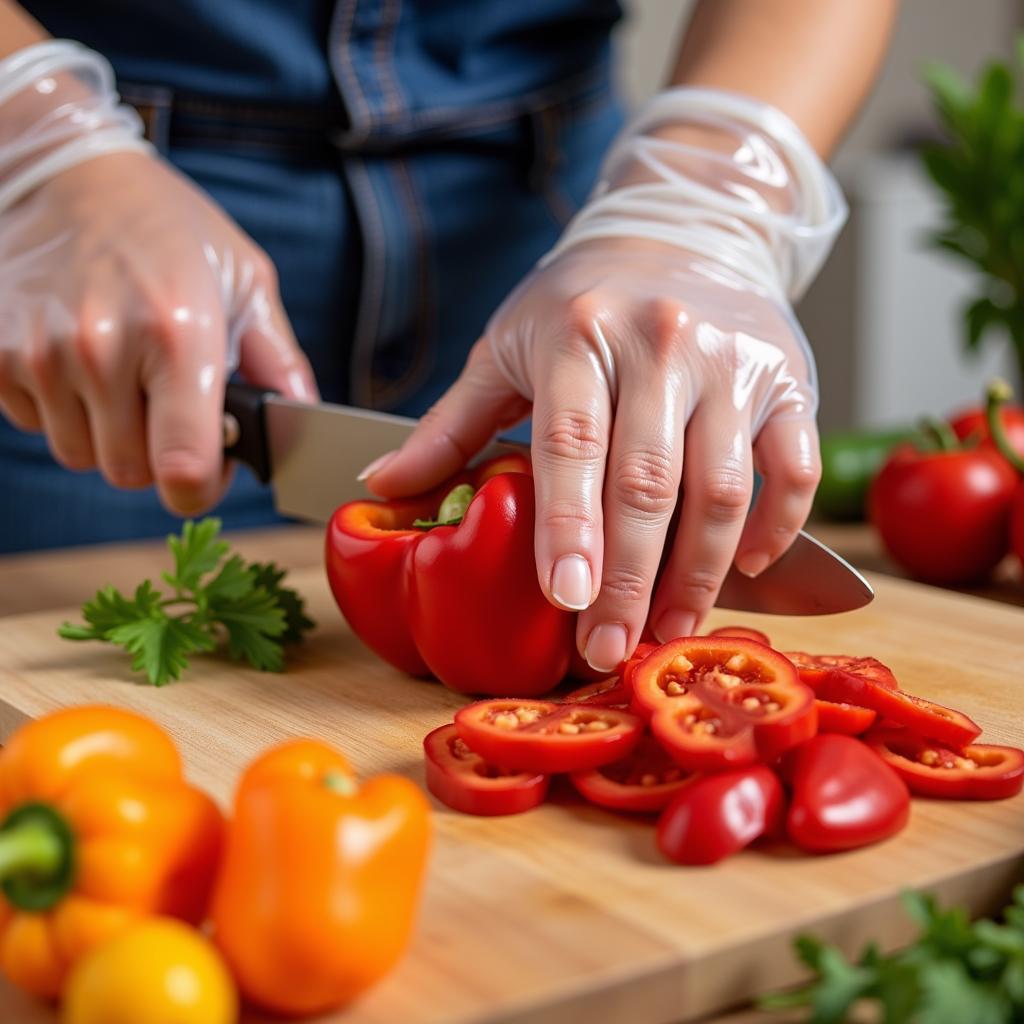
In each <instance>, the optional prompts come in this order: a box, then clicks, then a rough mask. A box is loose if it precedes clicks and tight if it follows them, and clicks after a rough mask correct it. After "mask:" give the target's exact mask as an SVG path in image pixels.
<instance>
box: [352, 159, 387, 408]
mask: <svg viewBox="0 0 1024 1024" xmlns="http://www.w3.org/2000/svg"><path fill="white" fill-rule="evenodd" d="M342 167H343V170H344V172H345V176H346V178H347V180H348V183H349V187H350V188H351V189H352V199H353V203H354V205H355V207H356V212H357V215H358V217H359V225H360V228H361V230H362V235H363V238H362V242H363V262H362V275H363V280H362V287H361V288H360V295H359V310H358V312H357V314H356V327H355V330H354V331H353V335H352V353H351V355H350V357H349V380H350V385H349V390H350V391H351V393H352V399H353V401H354V402H355V404H356V405H365V406H370V407H372V403H373V380H372V372H373V348H374V341H375V339H376V337H377V329H378V327H379V325H380V311H381V306H382V303H383V299H384V282H385V270H384V267H385V265H386V261H387V244H386V242H387V239H386V235H385V231H384V223H383V220H382V218H381V212H380V208H379V207H378V205H377V196H376V193H375V192H374V189H373V183H372V182H371V181H370V175H369V171H368V169H367V167H366V164H365V163H364V162H363V161H362V160H358V159H350V160H347V161H344V163H343V165H342Z"/></svg>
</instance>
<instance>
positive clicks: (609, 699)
mask: <svg viewBox="0 0 1024 1024" xmlns="http://www.w3.org/2000/svg"><path fill="white" fill-rule="evenodd" d="M631 692H632V691H631V690H630V688H629V687H628V686H626V685H625V684H624V683H623V682H622V680H621V679H620V678H619V677H618V676H609V677H608V678H607V679H599V680H597V682H594V683H587V685H586V686H581V687H580V688H579V689H578V690H573V691H572V692H571V693H567V694H566V695H565V696H564V697H563V698H562V700H564V701H565V703H566V704H597V705H599V706H601V707H606V708H628V707H629V699H630V694H631Z"/></svg>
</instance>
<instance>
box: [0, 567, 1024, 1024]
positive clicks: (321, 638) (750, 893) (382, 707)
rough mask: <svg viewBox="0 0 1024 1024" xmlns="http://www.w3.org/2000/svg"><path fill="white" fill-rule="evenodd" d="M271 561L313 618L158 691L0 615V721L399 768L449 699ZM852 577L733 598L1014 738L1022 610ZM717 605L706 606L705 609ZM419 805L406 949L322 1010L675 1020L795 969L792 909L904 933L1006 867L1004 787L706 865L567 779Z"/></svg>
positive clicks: (991, 887)
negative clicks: (529, 803) (893, 827)
mask: <svg viewBox="0 0 1024 1024" xmlns="http://www.w3.org/2000/svg"><path fill="white" fill-rule="evenodd" d="M294 582H295V584H296V586H298V587H299V588H300V589H301V590H302V592H303V593H305V594H306V595H307V596H308V598H309V601H310V605H311V610H312V612H313V615H314V617H315V618H316V619H317V620H318V621H319V623H320V625H319V628H318V629H317V631H316V632H315V633H314V635H313V636H312V638H311V639H310V641H309V642H308V643H307V644H305V645H304V646H303V647H302V648H300V649H299V650H297V651H296V652H295V655H294V657H293V659H292V661H291V662H290V666H289V670H288V672H287V673H286V674H284V675H269V674H261V673H257V672H252V671H247V670H242V669H239V668H236V667H234V666H232V665H230V664H227V663H225V662H222V661H220V660H217V659H213V658H207V659H199V660H197V661H196V663H195V667H194V669H193V671H192V672H191V673H190V674H189V675H188V676H187V678H186V679H185V680H183V681H181V682H179V683H175V684H173V685H170V686H167V687H165V688H163V689H159V690H158V689H154V688H151V687H148V686H142V685H139V684H138V683H137V682H135V681H134V680H133V678H132V677H131V675H130V673H129V672H128V671H127V669H126V663H125V660H124V659H123V658H122V656H120V655H119V654H118V653H117V652H113V651H108V650H106V649H104V648H103V647H102V646H101V645H83V644H71V643H68V642H65V641H61V640H59V639H58V638H57V637H56V635H55V632H54V631H55V629H56V626H57V625H58V623H59V622H60V621H61V620H62V619H65V618H68V617H72V616H73V614H74V613H73V612H71V611H68V612H66V613H38V614H33V615H24V616H14V617H11V618H7V619H5V620H3V621H2V622H0V741H2V740H3V738H5V737H6V736H8V735H9V734H10V733H11V732H12V731H13V730H14V729H15V728H17V727H18V726H19V725H20V724H21V723H22V722H24V721H25V720H26V719H28V718H31V717H34V716H38V715H41V714H44V713H45V712H47V711H50V710H52V709H54V708H58V707H62V706H65V705H69V704H76V703H82V702H89V701H92V702H108V703H111V704H117V705H121V706H123V707H128V708H133V709H135V710H137V711H140V712H142V713H144V714H147V715H150V716H152V717H153V718H154V719H156V720H157V721H158V722H160V723H161V724H162V725H163V726H165V727H166V728H167V729H168V730H169V731H170V732H171V734H172V735H173V736H174V738H175V739H176V740H177V741H178V743H179V744H180V746H181V749H182V751H183V753H184V756H185V759H186V762H187V764H188V768H189V773H190V775H191V777H192V778H193V779H194V780H195V781H196V782H198V783H200V784H202V785H204V786H206V787H208V788H209V789H210V790H211V791H212V792H213V793H214V794H215V795H216V796H217V797H218V798H219V799H220V800H222V801H224V802H225V803H226V802H227V801H228V799H229V797H230V794H231V791H232V788H233V786H234V784H235V781H236V780H237V778H238V774H239V770H240V769H241V767H242V766H243V765H244V764H246V762H248V761H249V760H250V759H251V758H252V757H254V756H255V755H256V754H257V753H258V752H259V751H261V750H263V749H264V748H265V747H267V746H268V745H269V744H272V743H274V742H276V741H278V740H282V739H285V738H286V737H291V736H295V735H299V734H305V735H309V736H316V737H321V738H323V739H326V740H328V741H330V742H332V743H335V744H337V745H338V746H339V747H341V748H342V749H343V750H344V751H345V752H346V753H347V754H348V755H349V757H350V759H351V760H352V761H353V763H354V764H356V765H357V766H358V767H359V769H360V770H361V771H362V772H363V773H365V774H371V773H374V772H379V771H398V772H402V773H403V774H406V775H408V776H410V777H411V778H413V779H415V780H417V781H422V770H421V748H420V741H421V740H422V737H423V735H424V734H425V733H426V732H427V731H428V730H429V729H432V728H433V727H434V726H436V725H439V724H441V723H442V722H445V721H447V720H449V719H450V718H451V715H452V713H453V712H454V710H455V709H456V708H457V707H458V706H459V705H460V698H459V697H458V696H457V695H455V694H452V693H449V692H448V691H447V690H445V689H443V688H442V687H440V686H438V685H436V684H430V683H424V682H420V681H416V680H413V679H409V678H406V677H403V676H401V675H399V674H398V673H396V672H395V671H393V670H392V669H390V668H389V667H388V666H386V665H385V664H383V663H382V662H380V661H379V660H378V659H376V658H375V657H374V656H372V655H371V654H369V653H368V652H367V651H366V650H365V649H364V648H363V647H362V646H361V645H360V643H359V642H358V641H357V640H356V639H355V637H354V636H352V634H351V633H350V632H349V631H348V629H347V628H346V626H345V624H344V623H343V622H342V620H341V618H340V616H339V615H338V613H337V612H336V610H335V608H334V606H333V604H332V602H331V599H330V595H329V593H328V591H327V588H326V585H325V584H324V582H323V580H322V578H321V575H320V573H319V572H318V571H316V570H303V571H301V572H299V573H296V574H294ZM873 583H874V585H875V587H876V589H877V593H878V596H877V599H876V600H875V602H874V603H873V604H872V605H871V606H869V607H868V608H865V609H861V610H860V611H857V612H853V613H850V614H848V615H841V616H833V617H826V618H819V619H781V618H780V619H775V618H767V617H758V616H743V617H742V620H743V621H744V622H747V623H749V624H752V625H757V626H760V627H762V628H764V629H765V630H767V631H768V632H769V633H770V634H771V636H772V637H773V639H774V641H775V642H776V644H777V645H778V646H779V647H781V648H782V649H787V648H801V649H805V650H816V651H820V652H845V653H853V654H873V655H875V656H876V657H879V658H881V659H882V660H883V661H885V662H887V663H889V664H890V665H891V666H892V667H893V669H894V670H895V671H896V674H897V676H898V677H899V678H900V679H901V681H902V682H903V684H904V686H905V687H906V688H908V689H910V690H912V691H914V692H916V693H920V694H923V695H925V696H928V697H931V698H934V699H936V700H938V701H945V702H948V703H951V704H954V705H956V706H957V707H960V708H962V709H963V710H965V711H967V712H968V713H969V714H971V715H972V716H973V717H974V718H976V719H977V721H978V722H979V723H980V724H981V725H982V726H983V727H984V730H985V737H986V738H987V739H989V740H991V741H992V742H1003V743H1007V742H1009V743H1014V744H1018V745H1024V670H1022V661H1024V659H1022V654H1024V610H1022V609H1018V608H1010V607H1003V606H998V605H995V604H993V603H991V602H987V601H983V600H980V599H977V598H970V597H964V596H961V595H956V594H950V593H946V592H942V591H938V590H934V589H931V588H926V587H921V586H918V585H915V584H912V583H907V582H904V581H900V580H894V579H890V578H887V577H882V576H878V577H875V578H874V579H873ZM737 618H738V617H737V616H736V614H735V613H722V612H716V613H715V615H714V616H713V619H712V622H711V625H721V624H724V623H726V622H728V621H734V622H735V621H737ZM501 656H502V652H501V651H500V650H499V651H495V652H494V657H495V659H500V658H501ZM435 823H436V843H435V846H434V850H433V857H432V863H431V868H430V873H429V881H428V884H427V887H426V892H425V896H424V901H423V906H422V911H421V914H420V921H419V927H418V930H417V933H416V938H415V941H414V942H413V944H412V947H411V949H410V950H409V952H408V955H407V956H406V957H405V959H404V961H403V962H402V963H401V965H400V966H399V967H398V969H397V970H396V971H395V972H394V973H393V974H392V975H391V976H390V977H389V978H387V979H386V980H385V981H384V982H383V983H382V984H380V985H379V986H378V987H377V988H375V989H374V990H373V991H372V992H371V993H369V995H368V996H367V997H366V998H365V999H364V1000H362V1001H361V1002H360V1003H359V1004H358V1005H357V1006H355V1007H353V1008H351V1009H349V1010H348V1011H347V1012H345V1013H340V1014H337V1015H334V1016H332V1017H330V1018H325V1019H329V1020H332V1021H344V1022H351V1024H355V1022H359V1024H395V1022H396V1021H401V1022H403V1024H427V1022H432V1024H440V1022H444V1024H469V1022H474V1024H477V1022H483V1021H503V1022H516V1024H526V1022H530V1024H548V1022H559V1024H563V1022H576V1021H580V1022H582V1021H587V1022H591V1021H600V1022H601V1024H619V1022H622V1024H644V1022H663V1021H677V1020H680V1021H681V1020H693V1019H696V1018H698V1017H700V1016H703V1015H705V1014H708V1013H710V1012H712V1011H715V1010H719V1009H722V1008H726V1007H729V1006H733V1005H737V1004H739V1003H742V1002H744V1001H745V1000H748V999H749V998H751V997H753V996H755V995H756V994H758V993H761V992H764V991H766V990H769V989H775V988H779V987H782V986H786V985H789V984H791V983H794V982H796V981H798V980H799V979H800V977H801V972H800V970H799V968H798V966H797V965H796V964H795V962H794V960H793V957H792V955H791V951H790V939H791V938H792V937H793V936H794V935H795V934H797V933H798V932H800V931H802V930H805V929H813V930H814V931H816V932H817V933H819V934H821V935H824V936H826V937H828V938H830V939H832V940H835V941H837V942H839V943H840V944H841V945H843V946H844V947H846V948H848V949H853V948H855V947H858V946H859V945H860V944H861V943H862V942H863V941H864V940H865V939H867V938H869V937H877V938H880V939H881V940H882V941H883V942H884V943H885V944H888V945H893V944H897V943H900V942H902V941H905V940H906V939H907V937H908V935H909V934H910V932H911V929H910V927H909V925H908V923H907V921H906V919H905V916H904V914H903V912H902V910H901V908H900V904H899V893H900V891H901V890H902V889H904V888H906V887H907V886H915V887H927V888H929V889H931V890H933V891H935V892H937V893H939V894H940V896H941V897H942V898H943V899H944V900H955V901H958V902H965V903H967V904H968V905H969V906H970V907H971V908H972V910H974V911H975V912H977V913H982V912H986V913H987V912H991V911H993V910H994V909H996V908H997V906H999V905H1000V902H1001V901H1002V900H1003V899H1004V898H1005V897H1006V895H1007V894H1008V892H1009V889H1010V886H1011V884H1012V883H1013V882H1014V881H1016V880H1019V879H1021V878H1024V797H1018V798H1016V799H1013V800H1009V801H1003V802H998V803H978V804H953V803H939V802H927V801H915V803H914V810H913V815H912V820H911V824H910V826H909V827H908V828H907V829H906V830H905V831H904V832H903V833H902V834H901V835H900V836H898V837H896V838H895V839H893V840H890V841H889V842H886V843H883V844H881V845H879V846H876V847H872V848H869V849H866V850H861V851H855V852H852V853H848V854H841V855H836V856H829V857H809V856H805V855H801V854H799V853H797V852H796V851H795V850H791V849H788V848H782V847H780V848H778V849H773V850H770V851H768V852H748V853H745V854H743V855H741V856H738V857H735V858H733V859H731V860H729V861H727V862H726V863H724V864H721V865H718V866H715V867H711V868H680V867H676V866H672V865H669V864H667V863H666V862H665V861H664V860H663V859H662V858H661V857H660V856H659V854H658V852H657V850H656V847H655V845H654V830H653V828H652V827H651V825H650V824H648V823H646V822H638V821H630V820H626V819H623V818H620V817H616V816H614V815H612V814H610V813H605V812H603V811H601V810H599V809H597V808H593V807H588V806H586V805H584V804H582V803H580V802H578V801H577V800H576V799H574V798H573V797H572V796H571V795H565V796H563V797H561V798H560V799H559V800H558V802H556V803H553V804H550V805H547V806H545V807H543V808H541V809H540V810H538V811H534V812H531V813H529V814H525V815H521V816H517V817H511V818H505V819H490V820H488V819H477V818H471V817H466V816H463V815H460V814H456V813H454V812H450V811H448V810H446V809H445V808H443V807H440V806H438V807H437V813H436V815H435ZM25 1012H26V1013H27V1012H28V1011H25ZM0 1016H3V1017H4V1019H10V1018H8V1017H7V1016H6V1015H5V1014H0ZM17 1019H18V1020H22V1019H28V1018H26V1017H23V1016H21V1015H19V1016H18V1018H17ZM39 1019H40V1020H42V1019H44V1018H43V1017H42V1016H40V1017H39Z"/></svg>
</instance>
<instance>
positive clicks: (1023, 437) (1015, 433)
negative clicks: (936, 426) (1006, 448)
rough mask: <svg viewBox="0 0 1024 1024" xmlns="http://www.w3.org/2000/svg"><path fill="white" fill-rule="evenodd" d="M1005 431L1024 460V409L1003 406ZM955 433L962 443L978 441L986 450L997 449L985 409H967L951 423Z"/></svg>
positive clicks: (1000, 412) (1000, 411) (1001, 410)
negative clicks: (971, 440) (969, 440)
mask: <svg viewBox="0 0 1024 1024" xmlns="http://www.w3.org/2000/svg"><path fill="white" fill-rule="evenodd" d="M999 415H1000V416H1001V417H1002V422H1003V429H1004V430H1005V432H1006V437H1007V440H1008V441H1009V442H1010V445H1011V446H1012V447H1013V448H1014V449H1015V450H1016V451H1017V452H1019V453H1020V455H1021V457H1022V458H1024V409H1021V408H1020V407H1019V406H1016V405H1003V406H1001V407H1000V409H999ZM949 425H950V426H951V427H952V428H953V433H954V434H956V436H957V437H958V438H959V439H960V440H961V441H966V440H968V439H976V440H977V441H979V442H980V444H981V445H982V447H984V448H993V449H994V448H995V442H994V441H993V440H992V434H991V433H990V432H989V429H988V413H987V412H986V411H985V410H984V409H983V408H975V409H965V410H964V411H963V412H961V413H958V414H957V415H956V416H954V417H953V418H952V419H951V420H950V421H949Z"/></svg>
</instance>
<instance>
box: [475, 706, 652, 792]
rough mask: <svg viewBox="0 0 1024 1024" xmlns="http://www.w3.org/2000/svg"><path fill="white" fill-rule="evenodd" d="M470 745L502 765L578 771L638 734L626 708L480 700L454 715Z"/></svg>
mask: <svg viewBox="0 0 1024 1024" xmlns="http://www.w3.org/2000/svg"><path fill="white" fill-rule="evenodd" d="M455 728H456V729H457V730H458V733H459V736H461V737H462V739H463V740H465V742H466V744H467V745H468V746H469V748H470V750H473V751H475V752H476V753H478V754H480V755H481V756H482V757H483V758H485V759H486V760H488V761H490V762H492V763H493V764H497V765H501V766H502V767H503V768H506V769H515V770H518V771H526V772H539V773H542V774H545V775H551V774H554V773H556V772H574V771H583V770H585V769H588V768H597V767H599V766H600V765H603V764H610V763H611V762H612V761H618V760H621V759H622V758H624V757H625V756H626V755H627V754H628V753H629V752H630V751H631V750H632V749H633V747H635V746H636V744H637V743H638V742H639V741H640V737H641V736H642V735H643V722H642V721H641V720H640V719H639V718H637V717H636V715H631V714H630V713H629V712H628V711H620V710H619V709H618V708H607V707H600V706H598V705H594V704H556V703H555V702H554V701H543V700H525V699H522V700H519V699H508V700H500V699H499V700H482V701H477V703H475V704H469V705H467V706H466V707H464V708H462V709H461V710H460V711H459V712H458V713H457V714H456V715H455Z"/></svg>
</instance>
